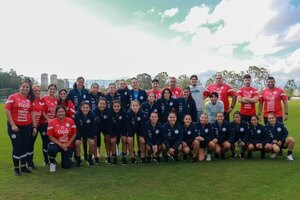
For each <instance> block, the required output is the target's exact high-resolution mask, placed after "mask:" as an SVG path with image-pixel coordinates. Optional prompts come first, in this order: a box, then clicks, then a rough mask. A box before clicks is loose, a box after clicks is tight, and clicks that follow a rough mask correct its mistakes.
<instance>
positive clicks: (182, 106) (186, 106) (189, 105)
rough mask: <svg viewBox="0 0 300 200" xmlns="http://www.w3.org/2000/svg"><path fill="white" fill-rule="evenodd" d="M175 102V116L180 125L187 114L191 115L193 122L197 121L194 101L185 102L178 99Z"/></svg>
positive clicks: (180, 98)
mask: <svg viewBox="0 0 300 200" xmlns="http://www.w3.org/2000/svg"><path fill="white" fill-rule="evenodd" d="M176 101H177V106H178V110H177V116H178V121H179V122H180V123H183V118H184V116H185V115H187V114H189V115H191V117H192V121H193V122H197V121H198V119H197V107H196V103H195V101H194V99H188V100H185V99H184V98H183V97H179V98H178V99H176Z"/></svg>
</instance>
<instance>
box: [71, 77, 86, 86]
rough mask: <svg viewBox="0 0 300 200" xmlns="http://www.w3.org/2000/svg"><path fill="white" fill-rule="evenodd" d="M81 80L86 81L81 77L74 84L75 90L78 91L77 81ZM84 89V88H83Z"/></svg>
mask: <svg viewBox="0 0 300 200" xmlns="http://www.w3.org/2000/svg"><path fill="white" fill-rule="evenodd" d="M80 79H82V80H83V81H84V78H83V77H82V76H79V77H78V78H77V80H76V82H75V83H74V84H73V89H77V81H79V80H80ZM83 88H84V86H83Z"/></svg>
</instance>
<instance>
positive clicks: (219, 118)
mask: <svg viewBox="0 0 300 200" xmlns="http://www.w3.org/2000/svg"><path fill="white" fill-rule="evenodd" d="M216 119H217V122H218V123H219V124H222V123H223V121H224V114H223V113H218V114H217V117H216Z"/></svg>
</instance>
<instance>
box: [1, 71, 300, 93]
mask: <svg viewBox="0 0 300 200" xmlns="http://www.w3.org/2000/svg"><path fill="white" fill-rule="evenodd" d="M220 73H221V74H222V75H223V78H224V82H226V83H227V84H229V85H230V86H231V87H232V88H234V89H235V90H237V89H238V88H240V87H242V85H243V77H244V75H245V74H250V75H251V77H252V85H253V86H254V87H256V88H258V89H259V90H261V89H263V88H264V86H265V82H266V79H267V78H268V76H270V71H269V69H267V68H265V67H257V66H249V67H248V69H247V70H245V71H240V72H236V71H228V70H223V71H221V72H220ZM215 76H216V75H215V74H214V75H212V76H211V77H210V78H208V80H206V82H205V84H204V83H202V84H203V85H204V86H208V85H209V84H211V83H213V82H214V79H215ZM25 78H28V77H26V76H23V75H17V72H16V71H15V70H13V69H10V70H9V71H7V72H5V71H3V69H2V68H0V96H8V95H10V94H12V93H13V92H15V91H17V90H18V88H19V83H20V82H21V80H23V79H25ZM136 78H137V79H138V80H139V82H140V87H141V88H143V89H144V90H148V89H151V82H152V80H153V79H158V80H159V82H160V88H165V87H167V86H168V80H169V78H170V76H169V75H168V73H167V72H160V73H158V74H157V75H155V76H154V77H152V76H151V75H150V74H147V73H142V74H138V75H137V76H136ZM189 78H190V77H189V76H188V75H186V74H182V75H180V76H178V77H177V85H178V86H179V87H181V88H185V87H187V86H188V85H189V84H190V80H189ZM275 78H276V77H275ZM31 80H32V81H33V83H37V82H36V80H34V79H32V78H31ZM125 81H126V82H127V84H128V85H130V84H131V78H128V79H126V80H125ZM118 82H119V80H116V81H115V83H116V84H117V83H118ZM57 86H58V89H62V88H63V87H64V84H63V80H61V79H59V80H58V83H57ZM42 89H43V90H47V88H42ZM284 89H285V91H286V93H287V95H288V96H289V97H291V96H294V95H295V91H296V90H297V89H299V88H298V87H297V85H296V83H295V80H294V79H289V80H288V81H287V82H286V84H285V86H284Z"/></svg>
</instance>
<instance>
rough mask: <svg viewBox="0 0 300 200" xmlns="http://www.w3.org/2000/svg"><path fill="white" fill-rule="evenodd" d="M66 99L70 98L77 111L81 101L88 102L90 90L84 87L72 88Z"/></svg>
mask: <svg viewBox="0 0 300 200" xmlns="http://www.w3.org/2000/svg"><path fill="white" fill-rule="evenodd" d="M68 99H70V100H71V101H72V102H73V103H74V106H75V111H77V110H78V108H79V106H80V104H81V102H83V101H89V102H90V92H89V91H88V90H87V89H85V88H83V89H81V90H78V89H72V90H70V92H69V94H68Z"/></svg>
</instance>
